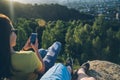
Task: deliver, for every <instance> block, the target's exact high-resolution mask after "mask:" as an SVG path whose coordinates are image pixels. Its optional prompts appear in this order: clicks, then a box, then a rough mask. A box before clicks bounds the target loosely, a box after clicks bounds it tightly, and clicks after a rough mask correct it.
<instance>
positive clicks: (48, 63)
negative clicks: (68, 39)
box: [39, 41, 61, 72]
mask: <svg viewBox="0 0 120 80" xmlns="http://www.w3.org/2000/svg"><path fill="white" fill-rule="evenodd" d="M60 50H61V43H60V42H58V41H56V42H54V43H53V44H52V45H51V46H50V47H49V48H48V49H47V50H46V49H39V53H40V55H41V57H42V58H43V62H44V64H45V72H46V71H47V70H48V69H49V68H51V67H52V66H53V65H54V64H55V61H56V59H57V55H58V54H59V52H60Z"/></svg>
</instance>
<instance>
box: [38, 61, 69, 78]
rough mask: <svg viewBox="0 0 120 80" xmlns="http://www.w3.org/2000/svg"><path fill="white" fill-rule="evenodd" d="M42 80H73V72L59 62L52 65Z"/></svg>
mask: <svg viewBox="0 0 120 80" xmlns="http://www.w3.org/2000/svg"><path fill="white" fill-rule="evenodd" d="M40 80H71V74H70V72H69V71H68V69H67V68H66V66H64V65H63V64H61V63H57V64H55V65H54V66H53V67H51V68H50V69H49V70H48V71H47V72H46V73H45V74H44V75H43V76H42V77H41V79H40Z"/></svg>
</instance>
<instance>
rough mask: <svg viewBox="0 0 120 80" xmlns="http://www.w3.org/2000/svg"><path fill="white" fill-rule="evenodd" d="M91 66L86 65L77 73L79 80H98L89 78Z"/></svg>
mask: <svg viewBox="0 0 120 80" xmlns="http://www.w3.org/2000/svg"><path fill="white" fill-rule="evenodd" d="M89 66H90V64H89V63H88V62H87V63H84V64H83V65H82V66H81V68H80V69H79V70H78V71H77V75H78V78H77V80H96V79H95V78H94V77H89V76H88V75H87V73H86V72H87V71H88V70H89Z"/></svg>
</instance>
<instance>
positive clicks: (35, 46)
mask: <svg viewBox="0 0 120 80" xmlns="http://www.w3.org/2000/svg"><path fill="white" fill-rule="evenodd" d="M31 47H32V48H33V50H34V51H35V52H38V39H37V38H36V41H35V44H32V43H31Z"/></svg>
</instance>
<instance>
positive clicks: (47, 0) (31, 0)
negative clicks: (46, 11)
mask: <svg viewBox="0 0 120 80" xmlns="http://www.w3.org/2000/svg"><path fill="white" fill-rule="evenodd" d="M13 1H18V2H22V3H32V4H33V3H60V2H64V1H67V0H13ZM68 1H69V0H68Z"/></svg>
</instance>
